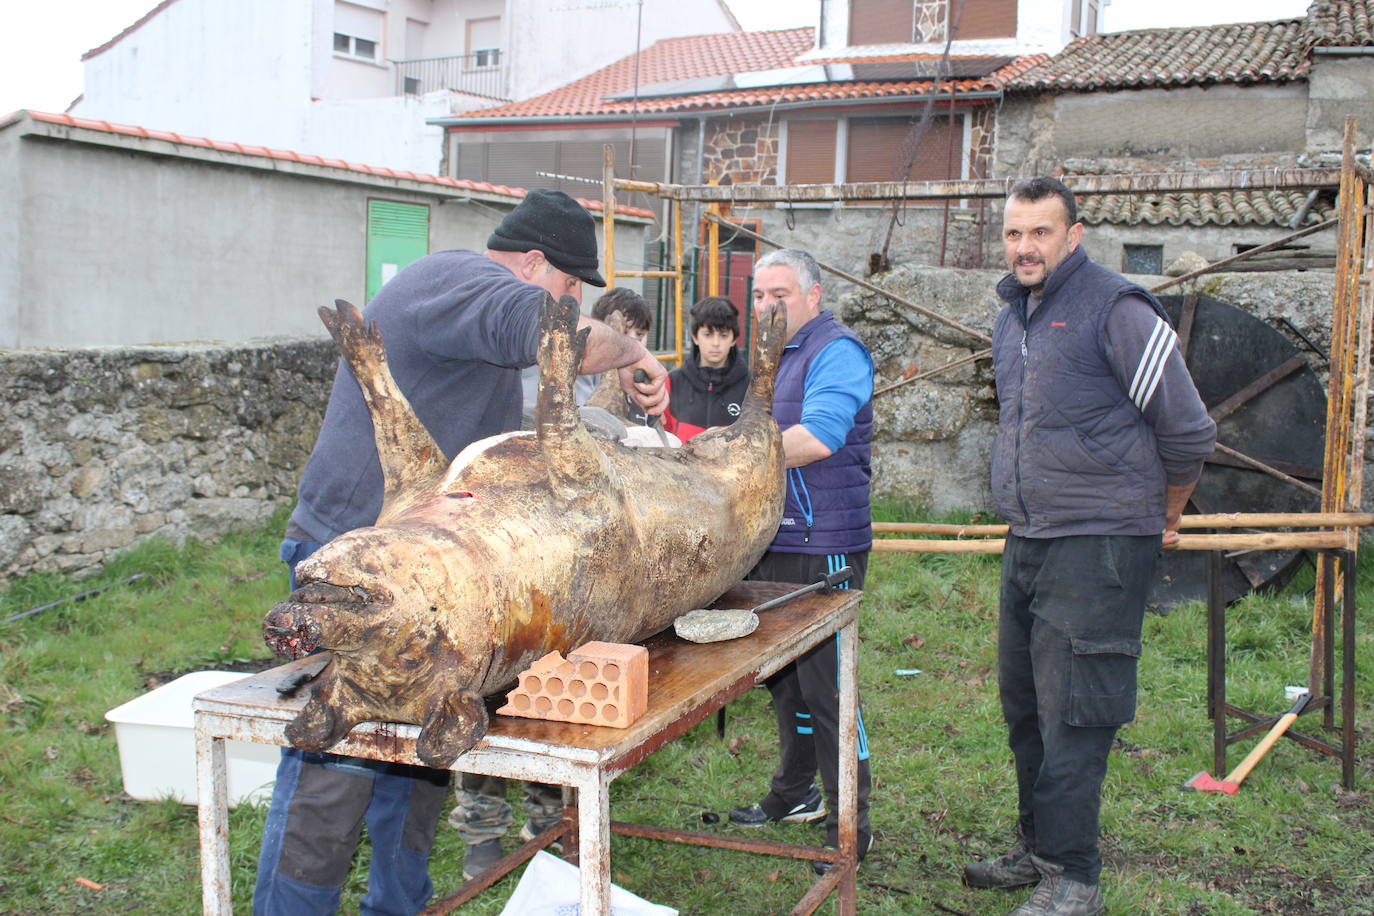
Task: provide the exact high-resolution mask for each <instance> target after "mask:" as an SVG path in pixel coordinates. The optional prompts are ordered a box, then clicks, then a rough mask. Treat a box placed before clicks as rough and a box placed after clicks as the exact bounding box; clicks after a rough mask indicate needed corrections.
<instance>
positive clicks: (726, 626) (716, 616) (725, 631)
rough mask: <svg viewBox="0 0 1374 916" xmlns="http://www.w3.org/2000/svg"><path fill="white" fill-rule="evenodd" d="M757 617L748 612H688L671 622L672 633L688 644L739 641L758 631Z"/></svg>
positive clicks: (701, 610)
mask: <svg viewBox="0 0 1374 916" xmlns="http://www.w3.org/2000/svg"><path fill="white" fill-rule="evenodd" d="M758 626H759V615H758V614H755V613H754V612H753V611H750V610H719V611H713V610H705V609H699V610H695V611H688V612H687V613H686V614H683V615H682V616H681V617H679V618H678V619H677V620H674V621H673V632H675V633H677V635H678V636H681V637H682V638H683V639H686V640H688V641H690V642H720V641H722V640H726V639H739V638H740V637H741V636H748V635H749V634H750V633H752V632H754V631H755V630H756V629H758Z"/></svg>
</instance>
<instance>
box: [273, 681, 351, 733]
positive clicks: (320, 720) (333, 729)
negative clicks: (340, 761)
mask: <svg viewBox="0 0 1374 916" xmlns="http://www.w3.org/2000/svg"><path fill="white" fill-rule="evenodd" d="M325 677H328V675H325ZM332 686H333V683H326V682H325V681H324V680H321V681H320V682H319V685H318V686H317V687H316V688H315V693H314V695H313V696H311V697H310V702H308V703H306V704H305V708H304V709H302V710H301V712H300V715H298V716H296V718H294V719H292V720H291V723H290V724H289V725H287V726H286V740H288V741H290V742H291V744H292V745H293V746H294V747H298V748H301V749H302V750H306V751H322V750H325V749H326V748H330V747H333V746H334V745H336V744H338V743H339V742H340V741H342V740H343V739H344V737H345V736H347V734H348V733H349V731H350V730H352V728H353V726H355V725H357V724H358V723H357V721H355V720H352V719H345V718H344V717H343V715H342V712H343V705H342V704H341V703H340V702H339V700H338V698H337V697H335V696H333V691H332V690H330V689H329V688H330V687H332Z"/></svg>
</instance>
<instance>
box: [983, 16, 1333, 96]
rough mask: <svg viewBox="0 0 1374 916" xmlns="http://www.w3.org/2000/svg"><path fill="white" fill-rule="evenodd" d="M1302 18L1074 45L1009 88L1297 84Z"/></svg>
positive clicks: (1148, 32) (1301, 72)
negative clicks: (1292, 81) (1295, 82)
mask: <svg viewBox="0 0 1374 916" xmlns="http://www.w3.org/2000/svg"><path fill="white" fill-rule="evenodd" d="M1308 66H1309V63H1308V58H1307V38H1306V32H1305V24H1304V21H1303V20H1301V19H1290V20H1284V21H1280V22H1243V23H1237V24H1234V25H1216V26H1207V27H1205V28H1183V29H1141V30H1138V31H1134V32H1117V33H1112V34H1105V35H1093V36H1090V37H1087V38H1079V39H1076V40H1075V41H1073V42H1072V43H1071V44H1069V46H1068V47H1066V48H1065V49H1064V50H1063V51H1060V52H1059V53H1058V54H1056V55H1054V56H1053V57H1052V58H1050V59H1049V60H1048V61H1046V62H1045V63H1044V64H1042V65H1041V66H1038V67H1034V68H1032V69H1030V70H1028V71H1027V72H1026V73H1025V74H1023V75H1022V76H1021V77H1020V78H1019V79H1014V80H1011V81H1010V82H1009V84H1008V86H1007V88H1008V89H1039V90H1055V89H1068V90H1092V89H1143V88H1147V87H1169V86H1196V85H1205V84H1208V83H1261V82H1266V83H1267V82H1284V81H1287V80H1294V79H1303V78H1305V77H1306V75H1307V70H1308Z"/></svg>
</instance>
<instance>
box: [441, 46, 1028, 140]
mask: <svg viewBox="0 0 1374 916" xmlns="http://www.w3.org/2000/svg"><path fill="white" fill-rule="evenodd" d="M811 44H812V40H811V30H810V29H788V30H785V31H779V32H739V33H725V34H719V35H697V36H691V37H687V38H671V39H665V40H663V41H659V42H656V43H655V44H653V45H652V46H650V47H649V48H647V49H646V50H645V51H644V52H643V53H642V54H641V55H640V59H639V85H640V86H641V87H645V86H653V85H655V84H662V83H673V82H677V81H683V80H690V79H700V78H703V77H711V76H722V75H727V74H734V73H745V72H757V71H761V70H774V69H782V68H787V67H791V66H796V64H795V63H794V61H795V59H796V57H797V56H798V55H800V54H801V53H803V52H804V51H807V50H809V49H810V48H811ZM983 58H984V59H985V58H986V56H985V55H984V56H983ZM938 59H939V55H934V56H931V55H924V56H910V55H908V56H907V57H904V58H902V57H887V58H882V61H884V62H887V61H896V60H923V61H926V60H938ZM1045 59H1046V58H1045V56H1044V55H1034V56H1031V57H1027V58H1018V59H1016V60H1014V61H1012V62H1011V63H1009V64H1007V65H1005V66H1003V67H1002V68H1001V69H999V70H997V71H996V72H994V73H992V74H989V75H987V76H979V77H974V78H967V79H956V80H942V81H941V83H940V86H939V89H940V91H941V92H949V91H953V92H956V93H957V92H980V91H990V90H996V89H1000V88H1001V85H1002V81H1003V80H1005V79H1010V78H1013V77H1015V76H1018V75H1019V74H1020V73H1021V72H1023V71H1024V70H1026V69H1027V68H1029V67H1033V66H1035V65H1036V64H1038V63H1041V62H1043V61H1044V60H1045ZM850 62H855V63H860V62H866V59H865V61H850ZM807 65H808V66H809V65H810V64H807ZM634 66H635V58H634V55H630V56H629V57H626V58H624V59H622V60H619V61H616V62H615V63H614V64H611V65H610V66H608V67H604V68H602V69H601V70H598V71H597V72H595V73H593V74H591V75H589V76H586V77H583V78H582V79H580V80H577V81H575V82H572V83H569V84H568V85H566V86H562V87H560V88H558V89H555V90H553V91H552V92H547V93H545V94H544V95H540V96H535V97H534V98H532V99H525V100H523V101H520V102H513V103H511V104H509V105H501V106H498V107H496V108H483V109H479V110H476V111H469V112H465V113H463V114H460V115H458V116H457V117H459V118H461V119H462V120H463V121H465V122H469V123H471V122H477V121H487V120H491V121H499V120H502V119H508V118H550V119H552V118H566V117H586V118H594V117H598V116H617V115H627V114H631V113H638V114H664V113H671V112H689V111H710V110H720V109H738V108H753V107H759V106H766V105H776V104H785V103H794V102H807V101H812V102H828V101H844V100H849V99H853V100H860V99H884V98H902V97H910V96H917V95H925V94H927V93H929V92H930V91H931V90H932V87H933V85H934V83H933V81H932V80H930V79H896V80H889V79H883V80H852V81H840V80H837V81H833V82H818V83H805V84H785V85H777V86H761V87H757V88H748V89H721V90H717V91H713V92H682V93H679V94H676V95H646V96H641V97H640V98H639V99H637V100H636V99H633V98H626V97H624V96H625V94H626V93H628V92H630V91H632V90H633V88H634V85H635V82H634V80H635V69H634Z"/></svg>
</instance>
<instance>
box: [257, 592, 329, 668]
mask: <svg viewBox="0 0 1374 916" xmlns="http://www.w3.org/2000/svg"><path fill="white" fill-rule="evenodd" d="M262 639H263V642H265V643H267V648H269V649H271V650H272V651H273V652H275V653H276V654H278V655H280V656H282V657H284V658H290V659H297V658H303V657H304V656H306V655H309V654H310V653H311V652H313V651H315V649H317V648H319V645H320V622H319V621H318V620H317V619H316V618H315V615H314V613H313V612H312V610H311V609H310V608H309V607H306V606H305V605H301V604H296V603H295V602H292V601H283V602H282V603H281V604H278V605H277V606H276V607H274V608H273V609H272V612H271V613H270V614H268V615H267V618H266V619H265V620H263V622H262Z"/></svg>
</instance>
